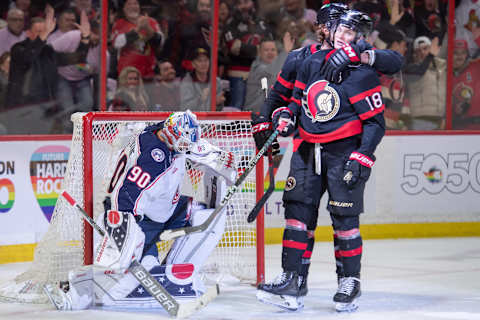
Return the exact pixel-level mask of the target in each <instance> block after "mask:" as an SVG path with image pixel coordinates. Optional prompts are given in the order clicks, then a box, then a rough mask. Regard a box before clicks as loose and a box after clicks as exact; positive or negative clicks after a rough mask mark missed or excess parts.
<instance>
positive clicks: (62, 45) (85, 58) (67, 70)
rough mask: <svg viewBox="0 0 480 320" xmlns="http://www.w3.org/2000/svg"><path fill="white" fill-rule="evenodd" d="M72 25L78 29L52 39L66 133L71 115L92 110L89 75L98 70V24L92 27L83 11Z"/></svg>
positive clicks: (70, 128)
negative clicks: (78, 22)
mask: <svg viewBox="0 0 480 320" xmlns="http://www.w3.org/2000/svg"><path fill="white" fill-rule="evenodd" d="M73 26H74V27H76V28H78V30H71V31H68V32H65V33H64V34H63V35H61V36H60V37H58V38H56V39H55V40H54V41H52V42H51V45H52V47H53V48H54V50H55V52H56V54H57V62H58V65H59V66H58V69H57V71H58V82H57V88H56V92H57V93H56V94H57V99H58V103H59V105H60V107H61V108H62V115H60V119H61V123H63V128H64V129H63V131H64V132H65V133H69V132H71V130H72V129H73V128H72V127H71V122H70V114H72V113H73V112H77V111H80V112H88V111H92V110H93V109H94V108H93V107H94V100H93V87H92V76H93V75H95V74H97V73H98V72H99V70H100V61H99V57H100V46H99V42H100V41H99V40H100V37H99V28H98V24H96V23H95V24H94V25H93V26H91V25H90V22H89V21H88V17H87V14H86V12H85V11H83V12H82V14H81V18H80V24H76V23H75V22H74V21H73ZM107 65H108V63H107Z"/></svg>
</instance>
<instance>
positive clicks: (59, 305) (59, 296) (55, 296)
mask: <svg viewBox="0 0 480 320" xmlns="http://www.w3.org/2000/svg"><path fill="white" fill-rule="evenodd" d="M43 291H44V292H45V294H46V295H47V297H48V299H49V300H50V302H51V303H52V304H53V306H54V307H55V308H56V309H57V310H63V311H67V310H72V301H71V300H70V298H69V296H68V295H67V294H66V293H65V291H63V290H62V289H60V288H59V287H57V286H55V285H53V284H50V283H47V284H45V285H44V286H43Z"/></svg>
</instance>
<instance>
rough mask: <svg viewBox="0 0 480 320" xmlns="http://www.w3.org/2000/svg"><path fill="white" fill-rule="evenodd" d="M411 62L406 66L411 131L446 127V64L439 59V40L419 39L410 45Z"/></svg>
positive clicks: (423, 37) (422, 37)
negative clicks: (411, 52) (411, 47)
mask: <svg viewBox="0 0 480 320" xmlns="http://www.w3.org/2000/svg"><path fill="white" fill-rule="evenodd" d="M413 50H414V52H413V63H410V64H408V65H407V67H406V69H405V73H406V76H407V81H406V83H407V93H408V99H409V101H410V117H411V119H410V129H413V130H434V129H444V127H445V94H446V73H447V72H446V71H447V64H446V61H445V60H444V59H441V58H438V57H437V55H438V53H439V51H440V47H439V45H438V38H435V39H434V40H433V41H430V39H429V38H427V37H425V36H421V37H418V38H416V39H415V41H414V42H413Z"/></svg>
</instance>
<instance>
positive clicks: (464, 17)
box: [455, 0, 480, 58]
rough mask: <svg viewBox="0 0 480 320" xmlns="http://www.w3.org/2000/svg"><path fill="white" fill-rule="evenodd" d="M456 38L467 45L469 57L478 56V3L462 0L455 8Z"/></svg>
mask: <svg viewBox="0 0 480 320" xmlns="http://www.w3.org/2000/svg"><path fill="white" fill-rule="evenodd" d="M455 21H456V23H455V27H456V28H455V29H456V38H457V39H463V40H465V41H467V43H468V50H469V52H470V57H473V58H476V57H478V56H479V55H480V50H479V48H480V2H479V1H478V0H462V1H461V2H460V5H459V6H458V7H457V8H455Z"/></svg>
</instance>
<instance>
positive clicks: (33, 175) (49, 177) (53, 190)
mask: <svg viewBox="0 0 480 320" xmlns="http://www.w3.org/2000/svg"><path fill="white" fill-rule="evenodd" d="M69 153H70V149H69V148H68V147H66V146H43V147H40V148H38V149H37V150H35V151H34V153H33V154H32V157H31V159H30V179H31V182H32V188H33V192H34V194H35V198H36V199H37V202H38V204H39V205H40V208H41V209H42V212H43V214H44V215H45V217H46V218H47V220H48V221H50V219H51V217H52V213H53V209H54V208H55V204H56V203H57V198H58V195H59V194H60V193H61V190H62V182H63V177H64V175H65V171H66V169H67V161H68V155H69Z"/></svg>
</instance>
